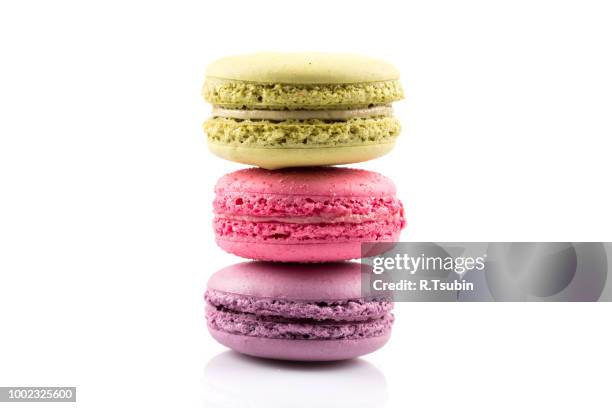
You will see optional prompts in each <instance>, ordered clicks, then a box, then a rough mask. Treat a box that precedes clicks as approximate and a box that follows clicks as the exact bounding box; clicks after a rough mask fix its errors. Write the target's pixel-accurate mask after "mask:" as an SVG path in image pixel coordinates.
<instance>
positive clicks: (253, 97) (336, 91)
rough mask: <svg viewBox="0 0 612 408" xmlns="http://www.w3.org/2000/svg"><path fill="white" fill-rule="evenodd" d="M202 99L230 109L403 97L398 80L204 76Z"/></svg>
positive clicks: (360, 104) (344, 104) (357, 103)
mask: <svg viewBox="0 0 612 408" xmlns="http://www.w3.org/2000/svg"><path fill="white" fill-rule="evenodd" d="M202 95H203V96H204V99H206V100H207V101H208V102H210V103H211V104H213V105H216V106H219V107H223V108H231V109H349V108H366V107H368V106H376V105H387V104H390V103H392V102H394V101H398V100H400V99H402V98H403V96H404V93H403V90H402V86H401V84H400V82H399V81H396V80H393V81H381V82H366V83H351V84H272V83H255V82H244V81H233V80H224V79H217V78H210V77H209V78H207V79H206V82H205V83H204V87H203V89H202Z"/></svg>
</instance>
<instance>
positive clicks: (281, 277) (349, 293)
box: [207, 262, 362, 300]
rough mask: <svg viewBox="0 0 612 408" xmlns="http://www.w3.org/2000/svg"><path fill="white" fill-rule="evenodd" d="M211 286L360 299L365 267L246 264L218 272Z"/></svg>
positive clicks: (266, 294) (268, 294)
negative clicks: (362, 271) (363, 268)
mask: <svg viewBox="0 0 612 408" xmlns="http://www.w3.org/2000/svg"><path fill="white" fill-rule="evenodd" d="M207 287H208V289H209V290H210V289H212V290H217V291H221V292H227V293H235V294H240V295H244V296H253V297H261V298H274V299H289V300H342V299H359V298H361V297H362V293H361V266H360V264H358V263H352V262H343V263H329V264H322V265H310V264H282V263H267V262H244V263H240V264H236V265H231V266H229V267H226V268H224V269H222V270H220V271H218V272H217V273H215V274H214V275H213V276H211V277H210V279H209V280H208V285H207Z"/></svg>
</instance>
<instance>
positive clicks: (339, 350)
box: [209, 328, 391, 361]
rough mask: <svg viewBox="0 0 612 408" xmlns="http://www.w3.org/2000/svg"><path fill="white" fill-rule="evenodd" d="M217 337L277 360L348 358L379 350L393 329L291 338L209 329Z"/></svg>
mask: <svg viewBox="0 0 612 408" xmlns="http://www.w3.org/2000/svg"><path fill="white" fill-rule="evenodd" d="M209 331H210V334H211V335H212V336H213V338H214V339H215V340H217V341H218V342H219V343H221V344H223V345H224V346H226V347H229V348H231V349H232V350H234V351H237V352H239V353H242V354H247V355H250V356H254V357H263V358H270V359H275V360H291V361H335V360H347V359H351V358H355V357H359V356H363V355H365V354H369V353H371V352H373V351H376V350H378V349H379V348H381V347H382V346H384V345H385V343H387V341H388V340H389V338H390V337H391V331H389V332H387V333H385V334H384V335H382V336H378V337H368V338H364V339H341V340H290V339H270V338H260V337H251V336H244V335H236V334H231V333H227V332H222V331H218V330H214V329H210V328H209Z"/></svg>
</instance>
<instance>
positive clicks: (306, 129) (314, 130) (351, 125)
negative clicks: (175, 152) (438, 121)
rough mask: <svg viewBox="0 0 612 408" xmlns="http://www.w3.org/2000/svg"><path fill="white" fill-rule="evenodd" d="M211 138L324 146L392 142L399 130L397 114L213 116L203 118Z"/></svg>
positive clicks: (251, 144) (262, 144)
mask: <svg viewBox="0 0 612 408" xmlns="http://www.w3.org/2000/svg"><path fill="white" fill-rule="evenodd" d="M204 131H205V132H206V133H207V135H208V141H209V142H211V143H215V144H221V145H232V146H243V147H256V148H321V147H339V146H362V145H368V144H384V143H392V142H394V141H395V138H396V137H397V136H398V135H399V133H400V124H399V121H398V120H397V119H395V118H394V117H376V118H354V119H349V120H346V121H326V120H320V119H307V120H284V121H270V120H240V119H231V118H221V117H213V118H211V119H209V120H207V121H206V122H204Z"/></svg>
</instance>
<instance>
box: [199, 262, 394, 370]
mask: <svg viewBox="0 0 612 408" xmlns="http://www.w3.org/2000/svg"><path fill="white" fill-rule="evenodd" d="M361 276H362V274H361V268H360V264H357V263H351V262H344V263H327V264H316V265H314V264H283V263H269V262H245V263H240V264H236V265H232V266H229V267H227V268H225V269H222V270H220V271H218V272H216V273H215V274H214V275H212V276H211V278H210V279H209V281H208V287H207V290H206V293H205V295H204V297H205V299H206V320H207V324H208V329H209V331H210V333H211V334H212V336H213V337H214V338H215V339H216V340H217V341H218V342H219V343H221V344H223V345H225V346H227V347H229V348H231V349H233V350H235V351H238V352H240V353H244V354H248V355H252V356H256V357H266V358H272V359H280V360H296V361H329V360H343V359H349V358H354V357H358V356H361V355H364V354H367V353H370V352H372V351H375V350H377V349H379V348H380V347H382V346H383V345H384V344H385V343H386V342H387V340H388V339H389V337H390V335H391V326H392V324H393V315H392V314H391V309H392V308H393V303H392V301H391V300H390V298H386V297H380V295H378V297H372V296H367V295H365V293H366V292H362V286H361Z"/></svg>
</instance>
